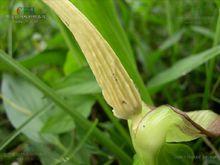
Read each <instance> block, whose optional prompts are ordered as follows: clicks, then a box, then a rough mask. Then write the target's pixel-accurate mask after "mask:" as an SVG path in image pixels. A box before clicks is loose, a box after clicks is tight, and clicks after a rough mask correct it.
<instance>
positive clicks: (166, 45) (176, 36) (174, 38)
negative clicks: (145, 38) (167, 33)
mask: <svg viewBox="0 0 220 165" xmlns="http://www.w3.org/2000/svg"><path fill="white" fill-rule="evenodd" d="M184 32H185V29H182V30H180V31H179V32H177V33H175V34H173V35H172V36H171V37H169V38H168V39H167V40H165V41H164V42H163V43H162V45H160V47H159V51H164V50H166V49H168V48H169V47H171V46H172V45H174V44H176V43H177V42H178V41H179V40H180V39H181V37H182V35H183V33H184Z"/></svg>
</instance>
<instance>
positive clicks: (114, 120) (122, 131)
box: [96, 95, 132, 146]
mask: <svg viewBox="0 0 220 165" xmlns="http://www.w3.org/2000/svg"><path fill="white" fill-rule="evenodd" d="M96 98H97V100H98V102H99V104H100V105H101V107H102V109H103V110H104V112H105V114H106V115H107V116H108V118H109V119H110V120H111V122H112V123H113V124H114V126H115V128H116V129H117V130H118V131H119V133H120V134H121V135H122V136H123V138H124V139H125V141H126V142H127V143H128V144H129V145H130V146H132V143H131V139H130V137H129V135H128V133H127V131H126V130H125V129H124V127H123V126H122V125H121V124H120V123H119V121H118V119H117V118H116V117H114V116H113V114H112V111H111V109H110V108H109V106H108V105H107V104H106V102H105V100H104V99H103V98H102V97H101V96H100V95H97V97H96Z"/></svg>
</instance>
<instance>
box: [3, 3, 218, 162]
mask: <svg viewBox="0 0 220 165" xmlns="http://www.w3.org/2000/svg"><path fill="white" fill-rule="evenodd" d="M71 2H72V3H73V4H74V5H75V6H76V7H77V8H78V9H79V10H80V11H82V13H84V14H85V15H86V16H87V17H88V19H89V20H90V21H91V22H92V23H93V24H94V25H95V27H96V28H97V29H98V31H99V32H100V33H101V34H102V35H103V37H104V38H105V39H106V40H107V42H108V43H109V45H110V46H111V47H112V48H113V50H114V51H115V53H116V54H117V56H118V57H119V58H120V60H121V62H122V64H123V65H124V67H125V68H126V70H127V72H128V73H129V75H130V76H131V77H132V79H133V81H134V82H135V85H136V86H137V88H138V90H139V92H140V93H141V97H142V99H143V100H144V101H145V102H147V103H151V104H152V101H151V97H152V99H153V100H154V104H155V106H158V105H161V104H170V105H173V106H175V107H178V108H180V109H182V110H183V111H189V110H194V109H213V110H214V111H215V112H217V113H219V112H218V111H217V110H218V109H219V103H220V101H219V100H220V99H219V98H220V95H219V94H220V88H219V85H220V79H219V57H220V56H218V55H219V54H220V52H219V51H220V48H219V46H218V45H219V34H220V33H219V32H220V30H219V27H220V26H219V22H220V21H219V20H220V19H219V18H220V17H219V7H220V5H219V4H220V1H219V0H214V1H207V0H199V1H184V0H178V1H176V0H166V1H165V0H159V1H158V0H71ZM24 6H26V7H34V9H35V11H36V13H39V14H46V17H47V18H46V19H45V20H40V21H37V22H35V21H28V22H26V23H25V22H23V23H16V21H15V20H13V19H9V18H10V16H11V15H10V14H12V15H15V16H17V14H16V9H17V7H24ZM0 19H1V21H0V36H1V38H0V49H1V50H2V51H4V52H7V53H8V54H12V57H13V59H14V60H12V59H10V58H9V57H8V56H7V55H6V54H5V53H3V52H2V51H0V72H1V73H0V75H1V78H0V85H1V93H0V99H2V102H0V135H1V136H0V164H12V163H13V162H18V163H19V164H34V163H35V162H37V163H38V164H44V165H49V164H56V163H57V164H70V165H72V164H118V163H119V164H131V161H132V160H131V159H132V158H133V164H135V165H142V164H143V162H141V161H142V159H140V158H139V157H138V156H137V155H135V156H134V154H135V153H134V150H133V148H132V143H131V139H130V137H129V131H128V128H127V123H126V122H124V121H121V120H118V119H117V118H115V117H114V116H113V114H112V111H111V108H110V107H109V106H108V105H107V104H106V102H105V101H104V99H103V97H102V95H101V90H100V87H99V86H98V84H97V82H96V80H95V78H94V76H93V73H92V72H91V70H90V68H89V67H88V64H87V62H86V60H85V58H84V55H83V53H82V51H81V50H80V48H79V46H78V44H77V42H76V40H75V39H74V37H73V36H72V34H71V33H70V31H69V30H68V29H67V28H66V26H65V25H64V24H63V23H62V22H61V21H60V20H59V19H58V18H57V17H56V16H55V14H54V12H53V11H51V10H50V9H49V8H48V7H47V6H46V5H45V4H44V3H42V2H41V1H38V0H35V1H34V0H33V1H25V0H16V1H15V0H12V1H0ZM15 60H16V61H17V62H18V63H19V64H20V65H19V64H18V63H17V62H15ZM22 66H24V67H25V68H28V69H29V71H27V70H26V69H24V67H22ZM36 76H37V77H39V78H37V77H36ZM22 77H23V78H22ZM45 83H46V84H47V85H46V84H45ZM148 90H149V91H150V95H151V96H149V92H148ZM2 97H3V98H2ZM204 112H208V113H207V114H205V113H203V114H202V113H200V112H199V115H198V111H195V112H192V113H191V114H189V115H191V117H193V118H194V119H195V120H196V121H197V122H198V123H199V124H201V125H203V126H205V125H206V122H207V121H209V120H206V119H208V117H209V116H210V115H212V114H211V113H209V112H210V111H204ZM194 114H195V115H194ZM96 119H98V120H99V122H97V121H96ZM154 130H156V129H154ZM178 130H179V127H176V128H175V129H173V131H171V132H169V133H170V135H169V136H170V137H171V139H172V138H173V139H177V138H176V136H177V135H180V136H179V137H181V138H183V136H182V134H180V132H178ZM152 134H153V132H150V133H149V135H152ZM189 137H190V138H191V136H189ZM152 138H153V140H156V139H157V137H156V136H153V137H152ZM187 138H188V136H187ZM173 139H172V142H173ZM145 140H146V139H145ZM181 140H182V139H181ZM209 140H210V144H211V145H210V144H209V146H207V145H206V143H204V141H203V140H202V138H201V139H199V140H194V141H192V142H187V143H184V144H181V143H166V144H165V145H164V146H163V147H162V148H161V150H160V152H159V153H158V156H157V161H158V164H170V165H173V164H174V165H175V164H181V165H182V164H184V165H188V164H189V165H190V164H195V165H197V164H198V165H199V164H213V165H217V164H219V153H218V152H219V147H220V142H219V138H214V139H213V138H210V139H209ZM210 146H211V148H210ZM192 150H193V152H194V154H193V152H192ZM26 152H27V153H31V155H28V156H25V153H26ZM20 153H22V154H20ZM23 153H24V154H23ZM150 153H151V152H150ZM3 154H6V155H7V158H6V157H2V155H3ZM13 154H14V155H13ZM194 155H195V156H194ZM3 156H4V155H3ZM29 158H30V159H29ZM38 161H40V163H39V162H38Z"/></svg>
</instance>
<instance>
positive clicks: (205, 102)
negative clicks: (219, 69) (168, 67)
mask: <svg viewBox="0 0 220 165" xmlns="http://www.w3.org/2000/svg"><path fill="white" fill-rule="evenodd" d="M219 38H220V9H219V15H218V20H217V25H216V31H215V37H214V41H213V47H215V46H217V45H218V43H219ZM214 67H215V58H213V59H212V60H210V62H208V65H207V67H206V83H205V91H204V98H203V102H202V108H203V109H207V108H208V101H209V98H210V91H211V86H212V77H213V71H214Z"/></svg>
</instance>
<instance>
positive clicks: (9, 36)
mask: <svg viewBox="0 0 220 165" xmlns="http://www.w3.org/2000/svg"><path fill="white" fill-rule="evenodd" d="M13 6H14V0H12V1H11V3H10V5H9V8H8V11H9V25H8V54H9V55H10V56H11V57H12V29H13V27H12V20H11V16H12V8H13Z"/></svg>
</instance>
